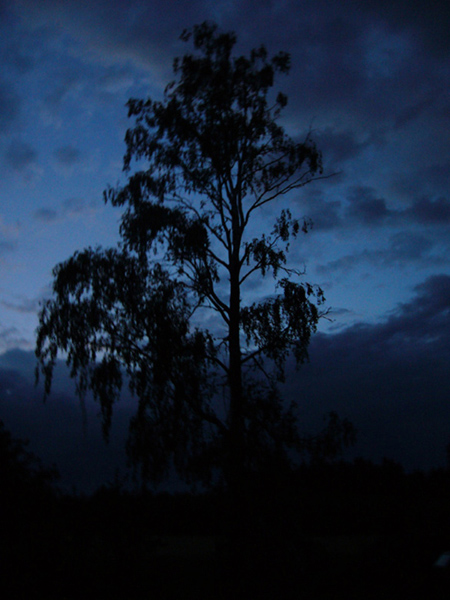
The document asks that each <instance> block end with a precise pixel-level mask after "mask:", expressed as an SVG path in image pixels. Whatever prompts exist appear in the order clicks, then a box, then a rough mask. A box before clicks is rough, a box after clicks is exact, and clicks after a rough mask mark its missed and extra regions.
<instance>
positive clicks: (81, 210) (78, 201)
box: [33, 198, 98, 223]
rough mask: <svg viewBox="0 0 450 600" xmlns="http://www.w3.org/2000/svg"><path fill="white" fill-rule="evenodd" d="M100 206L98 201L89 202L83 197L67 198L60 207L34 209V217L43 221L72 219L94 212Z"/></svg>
mask: <svg viewBox="0 0 450 600" xmlns="http://www.w3.org/2000/svg"><path fill="white" fill-rule="evenodd" d="M97 207H98V203H97V202H87V201H86V200H84V199H83V198H67V199H66V200H63V201H62V202H61V204H60V206H59V207H58V209H56V208H50V207H48V206H43V207H41V208H39V209H37V210H35V211H34V213H33V217H34V219H36V220H37V221H41V222H43V223H57V222H59V221H61V220H62V219H71V218H74V217H79V216H82V215H83V214H87V213H90V212H92V210H95V209H96V208H97Z"/></svg>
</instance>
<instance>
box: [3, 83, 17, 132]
mask: <svg viewBox="0 0 450 600" xmlns="http://www.w3.org/2000/svg"><path fill="white" fill-rule="evenodd" d="M20 109H21V99H20V97H19V95H18V94H17V93H16V92H15V91H14V89H13V88H12V86H10V85H8V84H6V83H5V82H3V81H0V135H1V134H5V133H8V132H10V131H11V130H13V129H14V124H15V122H16V121H17V119H18V117H19V115H20Z"/></svg>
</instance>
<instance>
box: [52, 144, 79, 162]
mask: <svg viewBox="0 0 450 600" xmlns="http://www.w3.org/2000/svg"><path fill="white" fill-rule="evenodd" d="M54 154H55V158H56V160H57V161H58V162H59V163H60V164H61V165H63V166H65V167H70V166H72V165H74V164H76V163H78V162H80V160H81V152H80V150H78V148H75V147H74V146H70V145H69V146H62V147H61V148H57V149H56V150H55V152H54Z"/></svg>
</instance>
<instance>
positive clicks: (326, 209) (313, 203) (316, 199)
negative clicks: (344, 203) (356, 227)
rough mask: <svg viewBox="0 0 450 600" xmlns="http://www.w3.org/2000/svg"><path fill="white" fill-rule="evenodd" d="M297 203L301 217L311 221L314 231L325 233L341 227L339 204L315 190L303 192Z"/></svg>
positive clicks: (337, 201)
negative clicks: (302, 212)
mask: <svg viewBox="0 0 450 600" xmlns="http://www.w3.org/2000/svg"><path fill="white" fill-rule="evenodd" d="M298 202H299V207H301V210H303V211H304V215H303V216H304V217H306V218H307V219H310V220H311V221H312V224H313V229H314V231H327V230H330V229H335V228H337V227H340V226H341V225H342V219H341V202H340V201H339V200H329V199H327V198H326V197H325V196H324V194H323V192H322V191H320V190H318V189H317V188H316V189H312V188H309V189H307V190H303V193H302V194H301V196H300V198H299V200H298Z"/></svg>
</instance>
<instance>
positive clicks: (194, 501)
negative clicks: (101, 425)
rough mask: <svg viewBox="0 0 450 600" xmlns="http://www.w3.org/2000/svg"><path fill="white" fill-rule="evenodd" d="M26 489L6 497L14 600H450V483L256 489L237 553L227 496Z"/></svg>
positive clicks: (311, 474)
mask: <svg viewBox="0 0 450 600" xmlns="http://www.w3.org/2000/svg"><path fill="white" fill-rule="evenodd" d="M5 481H7V480H6V479H5V477H3V482H5ZM18 481H19V479H18V478H17V477H15V478H14V479H11V480H10V483H9V488H7V487H5V486H4V487H3V488H1V489H0V500H1V504H0V569H1V573H0V597H1V598H5V599H8V600H14V599H16V598H17V599H21V600H22V599H27V600H32V599H34V598H45V599H47V600H53V599H55V600H56V599H58V600H64V599H66V600H78V599H79V600H81V599H82V600H89V599H91V598H92V599H102V598H105V599H106V598H107V599H108V600H110V599H112V598H123V599H127V600H134V599H152V600H153V599H156V600H158V599H164V600H166V599H167V600H170V599H172V598H177V599H190V598H195V599H196V600H201V599H202V598H205V599H206V598H207V599H213V598H214V599H218V600H228V599H236V598H245V599H246V600H248V599H250V598H257V599H259V598H277V599H283V598H287V599H289V598H296V599H297V598H305V599H306V598H308V599H313V600H314V599H315V598H345V599H346V600H352V599H355V600H362V599H364V600H372V599H374V600H375V599H379V598H380V599H381V598H383V600H389V599H391V598H392V599H399V600H403V599H404V598H424V599H427V600H428V599H431V600H432V599H440V598H448V597H450V574H449V572H448V570H447V568H445V567H437V566H435V563H436V561H437V559H438V558H439V556H440V555H441V554H442V553H443V552H445V551H446V550H450V518H449V515H448V512H449V506H450V473H449V472H448V471H442V472H437V473H432V474H428V475H423V474H413V475H405V474H404V473H403V471H402V470H401V468H399V467H398V466H396V465H394V464H392V463H386V464H384V465H382V466H381V467H375V466H374V465H372V464H370V463H364V462H359V463H355V464H354V465H345V464H341V465H334V466H322V467H320V468H318V467H315V468H314V469H306V470H304V471H303V472H298V473H297V474H295V476H294V475H291V476H289V479H288V480H287V481H286V482H284V483H283V482H282V481H278V482H277V484H276V485H275V483H274V479H273V478H272V479H270V485H269V484H268V482H267V481H264V482H262V483H261V482H259V483H258V484H255V485H254V486H253V488H252V496H251V497H252V502H251V508H252V511H251V514H250V515H249V517H248V520H249V528H248V532H247V537H246V540H245V546H243V545H242V546H241V547H240V553H239V555H237V554H236V552H235V550H236V548H235V547H234V549H233V548H232V547H230V544H228V543H227V527H226V526H225V525H224V522H225V521H224V519H223V515H224V510H223V509H224V506H223V497H222V496H221V494H220V493H211V494H208V495H203V496H195V495H190V494H186V495H175V496H171V495H152V494H139V495H136V494H135V495H133V494H129V493H125V492H123V491H122V490H120V489H117V488H114V487H111V488H105V489H102V490H100V491H99V492H98V493H96V494H94V495H93V496H91V497H86V498H85V497H79V496H61V495H58V494H57V493H53V492H52V491H51V490H49V489H48V488H45V489H44V488H40V487H37V488H36V487H32V486H30V484H29V483H27V486H25V487H24V486H23V485H19V484H18ZM11 482H12V483H11ZM449 570H450V569H449Z"/></svg>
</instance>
